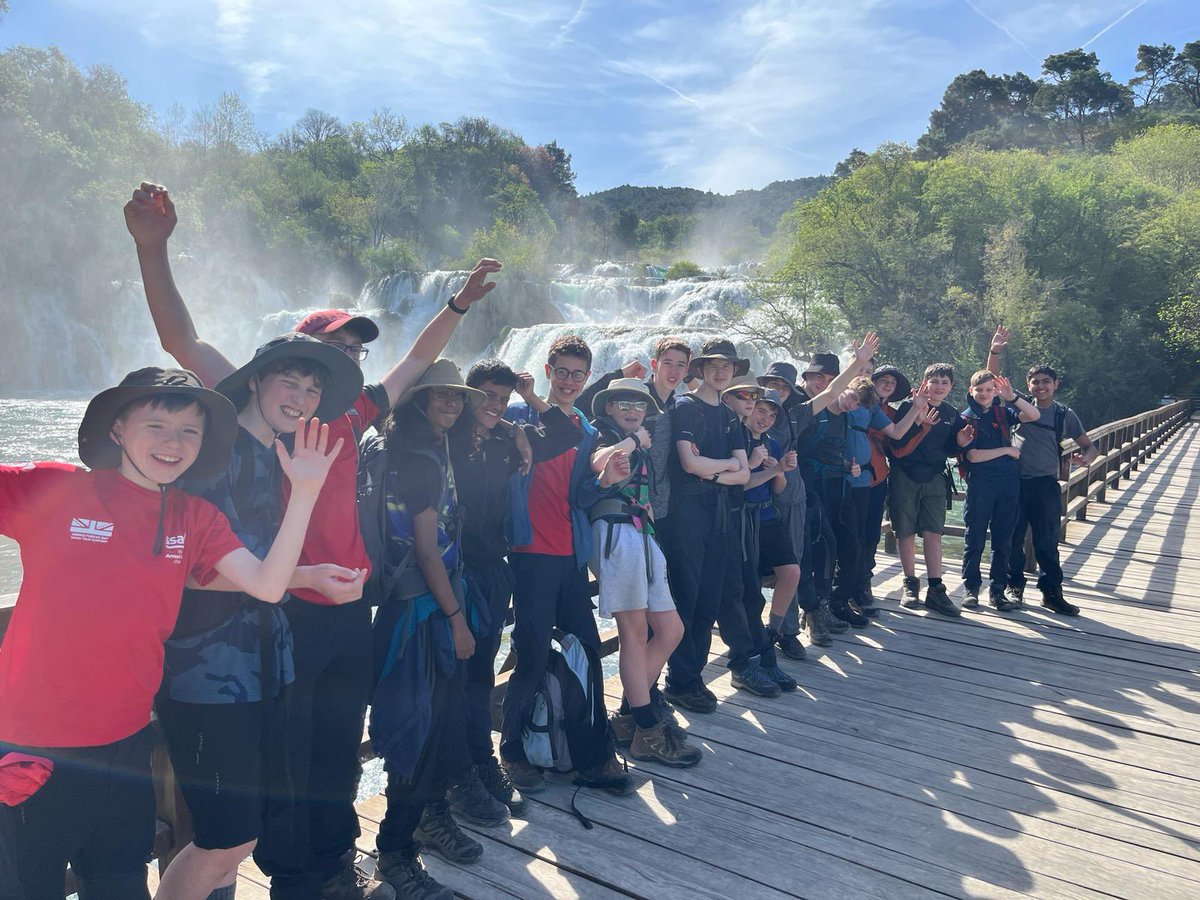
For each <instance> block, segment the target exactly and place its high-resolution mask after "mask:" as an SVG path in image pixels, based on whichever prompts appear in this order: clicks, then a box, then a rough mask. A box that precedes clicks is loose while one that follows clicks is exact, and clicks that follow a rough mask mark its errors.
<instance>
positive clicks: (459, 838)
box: [413, 800, 483, 865]
mask: <svg viewBox="0 0 1200 900" xmlns="http://www.w3.org/2000/svg"><path fill="white" fill-rule="evenodd" d="M413 840H415V841H416V842H417V843H418V844H420V845H421V846H422V847H423V848H424V849H426V850H432V851H433V852H434V853H436V854H437V855H438V856H440V857H442V859H444V860H446V861H447V862H452V863H459V864H460V865H461V864H463V863H473V862H475V861H476V860H478V859H479V857H481V856H483V845H482V844H481V843H479V841H477V840H475V839H474V838H472V837H469V836H468V835H467V833H466V832H465V831H463V830H462V829H461V828H459V827H458V823H457V822H455V821H454V817H453V816H452V815H450V804H449V803H447V802H446V801H445V800H439V801H438V802H436V803H426V804H425V812H423V813H421V821H420V822H419V823H418V824H417V827H416V830H415V831H413Z"/></svg>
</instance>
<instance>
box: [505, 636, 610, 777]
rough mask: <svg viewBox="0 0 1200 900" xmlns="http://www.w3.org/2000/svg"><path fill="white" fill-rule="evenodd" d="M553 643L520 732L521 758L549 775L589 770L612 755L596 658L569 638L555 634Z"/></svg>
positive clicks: (572, 638)
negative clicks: (527, 716) (522, 750)
mask: <svg viewBox="0 0 1200 900" xmlns="http://www.w3.org/2000/svg"><path fill="white" fill-rule="evenodd" d="M555 643H557V644H558V646H557V647H555V646H553V645H552V646H551V647H550V656H549V659H548V660H547V663H546V672H545V674H544V675H543V676H542V682H541V684H540V685H538V689H537V693H536V694H535V695H534V698H533V705H532V707H531V709H530V713H529V718H528V719H527V720H526V722H525V725H524V728H523V730H522V733H521V744H522V746H523V748H524V750H525V758H526V759H527V760H528V761H529V763H530V764H531V765H535V766H539V767H540V768H543V769H549V770H551V771H554V772H571V771H574V770H582V769H587V768H591V767H592V766H595V765H599V764H600V763H601V762H603V761H604V760H605V759H606V758H607V757H608V756H610V755H611V754H612V743H611V737H610V734H609V730H608V719H607V717H606V716H605V712H604V682H603V675H602V674H601V669H600V657H599V655H598V654H597V652H596V650H595V648H594V647H590V646H588V645H587V644H584V643H583V642H582V641H581V640H579V638H577V637H576V636H575V635H573V634H562V633H560V632H557V631H556V632H555Z"/></svg>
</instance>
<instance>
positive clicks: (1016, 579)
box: [1008, 475, 1063, 591]
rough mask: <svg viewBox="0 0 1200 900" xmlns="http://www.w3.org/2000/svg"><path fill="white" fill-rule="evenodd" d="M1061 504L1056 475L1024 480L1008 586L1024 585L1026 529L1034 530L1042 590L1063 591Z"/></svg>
mask: <svg viewBox="0 0 1200 900" xmlns="http://www.w3.org/2000/svg"><path fill="white" fill-rule="evenodd" d="M1061 510H1062V501H1061V499H1060V495H1059V485H1058V479H1057V478H1055V477H1054V476H1053V475H1044V476H1041V477H1039V478H1022V479H1021V492H1020V495H1019V498H1018V503H1017V521H1016V527H1015V528H1014V529H1013V535H1012V553H1011V554H1010V555H1009V559H1008V583H1009V584H1012V585H1020V586H1022V587H1023V586H1024V585H1025V530H1026V529H1031V530H1032V531H1033V555H1034V558H1035V559H1036V560H1037V564H1038V568H1040V569H1041V570H1042V573H1041V574H1040V575H1039V576H1038V580H1037V586H1038V588H1039V589H1040V590H1043V591H1044V590H1046V589H1048V588H1049V589H1051V590H1053V589H1055V588H1061V587H1062V582H1063V570H1062V565H1061V564H1060V563H1059V561H1058V529H1059V524H1060V523H1059V515H1060V514H1061Z"/></svg>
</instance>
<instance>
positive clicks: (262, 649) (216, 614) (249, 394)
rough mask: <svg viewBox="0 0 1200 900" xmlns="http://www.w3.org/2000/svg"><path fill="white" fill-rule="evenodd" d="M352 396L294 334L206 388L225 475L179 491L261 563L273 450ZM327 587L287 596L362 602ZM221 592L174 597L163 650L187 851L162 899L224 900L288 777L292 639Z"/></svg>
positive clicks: (272, 517)
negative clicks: (230, 440)
mask: <svg viewBox="0 0 1200 900" xmlns="http://www.w3.org/2000/svg"><path fill="white" fill-rule="evenodd" d="M361 389H362V372H361V371H360V370H359V368H358V366H357V365H355V364H354V361H353V360H351V359H349V358H348V357H347V356H346V355H345V354H344V353H340V352H338V351H337V350H336V349H335V348H333V347H330V346H328V345H326V344H323V343H321V342H320V341H318V340H316V339H314V338H310V337H308V336H306V335H301V334H287V335H283V336H281V337H278V338H275V339H274V340H271V341H268V342H267V343H266V344H264V345H263V346H262V347H260V348H258V351H257V352H256V353H255V354H254V358H253V359H252V360H251V361H250V362H248V363H247V364H246V365H244V366H242V368H240V369H239V370H237V371H236V372H234V373H233V374H232V375H230V376H229V377H228V378H225V379H223V380H222V381H221V383H220V384H219V385H218V386H217V390H218V391H219V392H220V393H222V394H224V395H225V396H226V397H228V398H229V400H230V401H231V402H232V403H233V405H234V407H235V408H236V409H237V410H238V431H237V437H236V439H235V441H234V445H233V453H232V455H231V457H230V460H229V464H228V465H227V466H226V467H225V468H224V469H223V470H222V471H220V472H217V473H215V474H212V475H191V474H189V475H185V476H184V477H183V478H181V479H179V481H178V484H179V486H180V487H182V488H183V489H184V490H186V491H187V492H188V493H190V494H195V495H196V496H199V497H202V498H204V499H205V500H207V501H209V502H210V503H212V504H213V505H214V506H216V507H217V508H218V509H220V510H221V511H222V512H223V513H224V514H225V516H226V517H227V518H228V519H229V522H230V525H231V527H232V528H233V531H234V534H236V535H237V537H238V539H239V540H241V541H242V543H243V544H245V546H246V547H248V548H249V549H250V550H251V552H253V553H255V554H256V555H258V556H260V557H261V556H263V555H265V554H266V553H267V551H268V550H269V549H270V547H271V543H272V541H273V540H274V539H275V534H276V531H277V530H278V528H279V523H280V520H281V518H282V512H283V506H284V496H285V494H284V490H283V479H282V473H281V471H280V467H279V463H278V461H277V459H276V454H275V452H274V449H273V445H274V441H275V439H276V437H277V436H280V437H281V438H282V440H284V441H289V440H291V439H292V435H293V434H294V432H295V430H296V426H297V422H299V421H301V420H302V419H303V418H310V417H314V416H315V417H317V418H320V419H336V418H337V417H338V416H340V415H341V414H342V412H343V411H344V410H345V409H346V407H348V406H349V405H350V404H351V402H353V400H354V398H355V397H357V396H358V394H359V392H360V391H361ZM333 571H334V572H338V571H341V569H340V567H333ZM324 573H325V570H324V569H323V568H322V567H314V566H302V567H301V568H299V569H298V570H297V576H296V577H295V578H294V579H293V581H292V585H291V586H292V587H300V586H308V587H315V588H318V589H320V590H322V592H323V593H324V594H325V595H326V596H328V597H329V598H331V599H335V600H340V601H344V602H352V601H354V600H357V599H358V598H359V597H360V596H361V593H362V584H363V578H364V577H365V573H362V572H358V573H356V576H357V577H354V578H352V579H350V580H347V581H339V580H338V579H337V578H336V577H331V576H330V575H328V574H324ZM218 587H220V590H216V589H217V588H218ZM225 588H226V586H224V585H217V584H214V585H210V586H209V588H208V589H205V590H191V589H189V590H186V591H184V596H183V601H182V604H181V606H180V612H179V618H178V621H177V622H176V625H175V629H174V630H173V631H172V633H171V637H170V639H169V640H168V641H167V645H166V655H165V671H164V676H163V684H162V688H161V690H160V693H159V697H158V701H157V703H156V709H157V712H158V715H159V719H160V721H161V722H162V726H163V732H164V734H165V735H166V739H167V746H168V749H169V751H170V753H171V759H172V763H173V764H174V767H175V772H176V774H177V776H178V778H179V782H180V787H181V789H182V790H183V794H184V798H185V799H186V800H187V803H188V808H189V811H190V812H191V815H192V821H193V827H194V838H193V841H192V842H191V843H190V844H188V846H186V847H185V848H184V849H183V851H182V852H181V853H180V854H179V855H178V856H177V857H176V858H175V859H174V860H173V861H172V863H171V865H170V866H169V867H168V869H167V870H166V871H165V872H164V874H163V878H162V882H161V886H160V892H161V895H162V896H163V897H166V898H170V897H177V896H187V894H188V892H203V891H206V890H207V891H214V890H218V889H219V891H218V893H220V892H222V891H228V892H232V890H233V885H234V883H235V882H236V879H237V867H238V865H239V864H240V863H241V861H242V860H243V859H245V857H246V856H247V855H248V854H249V853H250V851H251V850H253V849H254V846H255V842H256V841H257V839H258V837H259V835H260V834H261V831H262V823H263V820H264V814H265V812H266V809H265V803H266V799H265V795H264V786H265V785H267V784H270V783H271V782H272V779H270V778H266V777H265V776H266V774H267V773H279V772H282V771H285V770H286V764H285V763H284V762H283V760H284V752H285V751H284V748H285V733H284V721H285V715H284V705H285V700H284V689H285V688H286V687H287V686H288V685H290V684H291V683H292V682H293V681H294V664H293V656H292V633H291V628H290V627H289V625H288V620H287V617H286V616H285V615H284V612H283V609H282V608H281V607H280V606H279V605H268V604H262V603H259V602H257V601H255V600H254V599H253V598H252V597H248V596H246V595H245V594H244V593H241V592H238V591H236V590H228V589H225ZM270 793H271V794H274V793H276V791H274V790H271V791H270Z"/></svg>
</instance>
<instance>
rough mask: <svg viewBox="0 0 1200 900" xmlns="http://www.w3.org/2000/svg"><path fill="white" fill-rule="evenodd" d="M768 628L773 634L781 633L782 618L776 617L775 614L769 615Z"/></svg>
mask: <svg viewBox="0 0 1200 900" xmlns="http://www.w3.org/2000/svg"><path fill="white" fill-rule="evenodd" d="M770 628H771V630H772V631H774V632H782V631H783V616H777V615H775V613H771V618H770Z"/></svg>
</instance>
